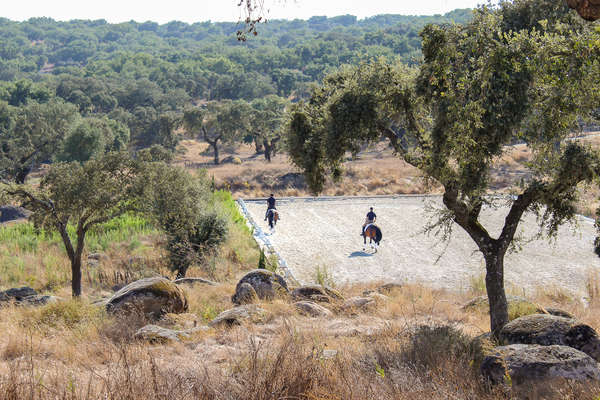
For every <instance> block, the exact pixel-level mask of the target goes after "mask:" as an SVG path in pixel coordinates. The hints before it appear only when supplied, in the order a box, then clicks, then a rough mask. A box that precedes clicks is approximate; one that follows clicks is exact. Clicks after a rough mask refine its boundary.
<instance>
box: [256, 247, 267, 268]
mask: <svg viewBox="0 0 600 400" xmlns="http://www.w3.org/2000/svg"><path fill="white" fill-rule="evenodd" d="M256 268H258V269H267V257H266V256H265V252H264V250H263V249H260V257H259V258H258V266H257V267H256Z"/></svg>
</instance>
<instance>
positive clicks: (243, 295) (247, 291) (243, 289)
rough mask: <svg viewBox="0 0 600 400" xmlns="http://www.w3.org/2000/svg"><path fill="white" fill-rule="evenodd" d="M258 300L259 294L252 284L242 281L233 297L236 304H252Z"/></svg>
mask: <svg viewBox="0 0 600 400" xmlns="http://www.w3.org/2000/svg"><path fill="white" fill-rule="evenodd" d="M257 301H258V295H257V294H256V290H254V288H253V287H252V285H251V284H249V283H247V282H242V283H241V284H240V285H238V287H237V288H236V290H235V294H234V298H233V302H234V303H235V304H239V305H241V304H252V303H256V302H257Z"/></svg>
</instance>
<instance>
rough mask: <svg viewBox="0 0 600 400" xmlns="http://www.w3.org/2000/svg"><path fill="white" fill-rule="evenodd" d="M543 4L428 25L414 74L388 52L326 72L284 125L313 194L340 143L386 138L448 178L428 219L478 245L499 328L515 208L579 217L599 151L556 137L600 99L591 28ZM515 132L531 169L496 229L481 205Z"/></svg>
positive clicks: (545, 216)
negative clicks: (390, 60) (437, 215)
mask: <svg viewBox="0 0 600 400" xmlns="http://www.w3.org/2000/svg"><path fill="white" fill-rule="evenodd" d="M539 3H540V2H539V1H534V0H520V1H515V2H514V3H508V2H503V3H501V6H500V7H499V8H498V9H496V10H490V9H488V8H482V9H479V10H478V11H477V12H476V14H475V16H474V19H473V21H472V22H471V23H469V24H468V25H465V26H460V25H453V26H442V27H440V26H427V27H426V28H425V29H424V30H423V32H422V34H421V36H422V38H423V55H424V61H423V64H422V65H421V67H420V69H419V70H418V71H417V70H411V69H408V68H406V67H403V66H400V65H388V64H386V63H385V62H383V61H378V62H373V63H369V64H361V65H360V66H358V67H356V68H351V69H344V70H342V71H340V72H338V73H336V74H333V75H331V76H329V77H327V78H326V79H325V81H324V84H323V86H322V87H321V88H319V89H317V90H315V91H314V92H313V94H312V97H311V100H310V102H309V103H308V104H306V105H300V106H299V107H298V108H297V109H296V110H295V111H294V112H293V113H292V118H291V122H290V125H289V131H290V136H289V140H288V147H289V151H290V155H291V157H292V160H293V161H294V163H295V164H296V165H298V166H299V167H301V168H302V169H303V170H304V171H305V175H306V177H307V181H308V183H309V185H310V186H311V188H312V189H313V190H315V191H317V192H318V191H320V190H321V189H322V187H323V184H324V181H325V176H326V175H327V174H329V173H331V174H333V176H334V178H335V177H339V176H340V170H341V167H342V163H343V160H344V155H345V153H346V152H347V151H351V152H357V151H359V150H360V146H361V145H363V144H364V143H365V142H374V141H378V140H380V138H381V137H384V138H386V139H387V140H388V141H389V143H390V145H391V146H392V147H393V148H394V149H395V150H396V151H397V153H398V154H399V155H400V156H401V157H402V158H403V159H404V160H405V161H407V162H408V163H410V164H412V165H414V166H415V167H417V168H419V169H420V170H421V171H423V172H424V173H425V174H426V175H427V176H428V177H430V178H432V179H434V180H435V181H437V182H438V183H439V184H440V185H441V186H442V187H443V191H444V194H443V204H444V206H445V207H446V210H445V212H444V213H443V214H442V217H441V219H440V220H438V221H437V222H436V223H435V224H434V225H433V226H432V228H433V227H440V228H441V229H443V232H444V233H446V234H449V233H450V232H451V230H452V228H453V226H454V224H456V225H458V226H460V227H461V228H462V229H464V230H465V231H466V232H467V233H468V234H469V236H470V237H471V239H473V241H474V242H475V243H476V245H477V247H478V249H479V251H480V252H481V253H482V254H483V257H484V259H485V264H486V289H487V293H488V298H489V303H490V317H491V330H492V331H493V332H494V333H498V331H499V330H500V329H501V328H502V327H503V326H504V325H505V324H506V323H507V322H508V306H507V301H506V295H505V290H504V256H505V254H506V252H507V251H508V250H509V248H510V246H511V244H512V243H513V239H514V238H515V234H516V232H517V227H518V225H519V222H520V221H521V217H522V216H523V214H524V213H525V212H526V211H527V210H532V211H537V212H538V213H539V215H540V221H541V228H542V229H544V228H545V230H546V233H547V234H549V235H553V234H555V233H556V231H557V229H558V227H559V226H560V225H561V224H563V223H564V222H566V221H569V220H570V219H572V218H573V216H574V215H575V207H574V202H575V200H576V198H577V191H576V190H577V185H578V184H579V183H581V182H590V181H591V180H592V179H594V178H595V177H596V176H597V175H598V173H599V172H600V156H599V155H598V152H596V151H593V150H591V149H588V148H585V147H583V146H582V145H580V144H578V143H576V142H568V143H564V144H560V143H561V140H562V139H564V138H565V137H567V135H568V134H569V133H570V132H572V131H573V130H574V129H577V123H578V122H579V120H580V118H586V117H587V116H588V115H589V113H590V112H591V111H592V110H594V109H595V108H596V107H597V104H598V100H599V99H598V96H599V92H600V91H599V90H598V89H599V88H598V83H599V82H600V69H599V65H598V63H597V62H596V60H597V59H598V56H599V54H600V48H599V46H598V43H600V41H599V40H598V33H596V32H594V31H592V30H588V29H587V28H586V27H584V26H573V25H571V29H565V27H564V21H565V20H569V18H570V17H569V13H568V9H567V7H566V6H565V5H564V4H557V3H556V2H552V1H545V2H544V4H545V8H544V14H546V15H551V16H553V19H551V20H543V21H540V19H538V18H535V16H533V15H532V14H531V10H536V9H538V8H539V7H541V5H540V4H539ZM505 15H510V17H511V18H504V16H505ZM515 21H519V25H518V27H517V26H516V25H515ZM538 21H540V22H539V23H538ZM567 72H568V73H567ZM515 140H520V141H522V142H524V143H525V144H526V145H528V146H529V148H530V149H531V151H532V153H533V160H532V162H531V163H529V164H528V167H529V169H530V173H531V178H529V179H526V180H525V181H524V182H520V183H519V182H515V185H514V188H513V189H514V191H515V193H514V195H513V196H510V197H508V198H507V199H506V201H507V202H508V203H509V207H510V208H509V211H508V213H507V215H506V218H505V222H504V226H503V227H502V229H501V231H500V234H499V235H498V236H496V237H494V236H492V235H491V234H490V233H489V231H488V230H487V229H486V228H485V227H484V226H483V224H482V222H481V221H480V213H481V210H482V208H483V207H484V206H486V205H490V204H491V199H490V197H489V196H488V190H489V189H490V171H491V169H492V166H493V163H494V162H495V161H496V160H497V159H498V158H499V157H501V156H502V154H503V152H504V149H505V147H504V146H506V145H510V144H512V143H513V142H514V141H515ZM557 143H558V144H559V145H558V146H557Z"/></svg>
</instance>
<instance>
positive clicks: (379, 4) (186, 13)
mask: <svg viewBox="0 0 600 400" xmlns="http://www.w3.org/2000/svg"><path fill="white" fill-rule="evenodd" d="M238 2H239V0H52V1H50V0H4V1H3V3H4V4H2V7H1V8H0V16H1V17H5V18H9V19H11V20H17V21H22V20H26V19H29V18H31V17H51V18H54V19H57V20H69V19H105V20H107V21H109V22H123V21H129V20H132V19H133V20H135V21H138V22H143V21H148V20H150V21H156V22H160V23H165V22H169V21H173V20H179V21H184V22H198V21H207V20H211V21H237V20H238V19H239V17H240V10H239V8H238V7H237V4H238ZM485 2H486V0H419V1H411V0H286V1H281V0H265V4H266V5H268V6H269V7H268V8H269V9H270V12H269V13H268V14H267V17H268V18H271V19H273V18H287V19H293V18H302V19H307V18H309V17H311V16H313V15H327V16H336V15H343V14H352V15H356V16H358V17H359V18H363V17H368V16H372V15H376V14H405V15H406V14H408V15H425V14H443V13H445V12H448V11H450V10H454V9H456V8H472V7H475V6H476V5H477V4H479V3H485Z"/></svg>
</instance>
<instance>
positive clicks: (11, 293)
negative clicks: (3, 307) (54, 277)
mask: <svg viewBox="0 0 600 400" xmlns="http://www.w3.org/2000/svg"><path fill="white" fill-rule="evenodd" d="M37 294H38V293H37V292H36V291H35V290H34V289H32V288H30V287H29V286H22V287H20V288H12V289H8V290H5V291H4V292H0V302H2V301H21V300H23V299H24V298H25V297H29V296H35V295H37Z"/></svg>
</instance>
